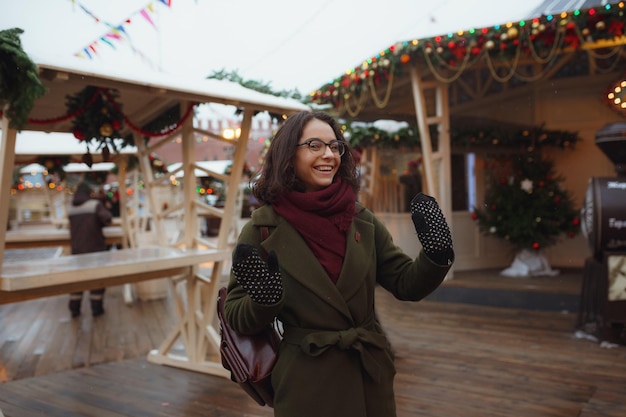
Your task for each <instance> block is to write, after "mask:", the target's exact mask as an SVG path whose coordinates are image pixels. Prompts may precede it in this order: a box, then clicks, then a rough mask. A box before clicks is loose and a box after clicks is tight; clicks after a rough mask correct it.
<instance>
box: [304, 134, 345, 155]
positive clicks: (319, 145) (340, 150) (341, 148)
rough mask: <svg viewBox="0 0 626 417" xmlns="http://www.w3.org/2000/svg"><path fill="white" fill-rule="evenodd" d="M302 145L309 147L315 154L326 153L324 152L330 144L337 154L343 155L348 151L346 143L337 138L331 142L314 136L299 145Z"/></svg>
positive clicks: (333, 151)
mask: <svg viewBox="0 0 626 417" xmlns="http://www.w3.org/2000/svg"><path fill="white" fill-rule="evenodd" d="M301 146H306V147H308V148H309V151H311V152H312V153H313V154H315V155H322V154H324V152H326V146H328V147H329V148H330V151H331V152H332V153H333V154H335V155H337V156H342V155H343V154H344V152H345V151H346V146H345V145H344V143H343V142H341V141H338V140H337V139H335V140H331V141H330V142H328V143H326V142H324V141H323V140H321V139H317V138H313V139H309V140H306V141H304V142H302V143H299V144H298V145H297V147H298V148H299V147H301Z"/></svg>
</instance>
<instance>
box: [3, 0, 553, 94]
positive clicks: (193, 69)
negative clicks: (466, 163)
mask: <svg viewBox="0 0 626 417" xmlns="http://www.w3.org/2000/svg"><path fill="white" fill-rule="evenodd" d="M539 3H541V0H527V1H522V0H478V1H471V0H384V1H382V2H381V1H379V0H317V1H307V2H304V1H301V0H171V7H169V8H168V7H167V6H165V5H164V4H162V3H161V2H160V1H159V0H74V1H72V0H0V30H3V29H8V28H12V27H20V28H22V29H24V31H25V32H24V34H22V36H21V40H22V46H23V47H24V49H25V50H26V52H27V53H28V54H29V55H31V56H32V57H34V58H36V57H41V58H46V60H48V58H53V59H55V61H58V62H59V63H60V64H63V63H65V62H67V63H68V65H70V64H71V62H73V60H85V59H87V58H78V57H75V56H74V54H75V53H76V52H79V51H80V50H81V49H82V48H84V47H86V46H88V45H89V44H90V43H91V42H93V41H94V40H97V39H99V38H100V37H102V36H104V35H105V34H106V33H107V32H109V29H108V28H107V26H106V25H105V23H104V22H108V23H111V24H113V25H119V24H121V23H123V22H124V20H125V19H127V18H131V23H130V24H125V25H124V28H125V29H126V31H127V34H128V35H129V37H130V41H131V42H129V41H128V40H122V41H115V40H111V43H112V44H113V45H114V48H113V47H111V46H108V45H107V44H105V43H103V42H100V43H99V44H100V46H99V48H98V55H96V56H94V58H93V61H94V62H102V64H103V66H106V67H110V66H115V67H118V68H119V66H122V68H124V67H126V66H132V67H134V68H136V67H140V68H143V67H145V68H153V69H157V70H159V71H162V72H165V73H167V74H177V75H184V76H187V77H191V78H192V79H193V78H204V77H206V76H208V75H210V74H211V73H212V72H213V71H216V70H222V69H225V70H226V71H233V70H237V71H238V73H239V74H240V75H241V76H242V77H243V78H244V79H245V80H257V81H263V82H266V83H270V86H271V88H272V89H273V90H275V91H277V90H282V89H287V90H292V89H295V88H297V89H299V90H300V92H301V93H303V94H308V93H309V92H310V91H312V90H315V89H317V88H319V87H321V86H322V85H323V84H325V83H327V82H330V81H332V79H334V78H336V77H338V76H339V75H341V74H342V73H343V72H344V71H345V70H347V69H350V68H353V67H355V66H357V65H359V63H360V62H362V61H363V60H366V59H368V58H370V57H372V56H374V55H376V54H377V53H378V52H380V51H382V50H384V49H386V48H388V47H389V46H390V45H392V44H393V43H395V42H397V41H404V40H409V39H413V38H423V37H426V36H434V35H440V34H445V33H448V32H450V31H454V32H456V31H457V30H463V29H469V28H481V27H485V26H492V25H496V24H501V23H506V22H508V21H517V20H520V19H523V18H526V17H527V14H528V13H529V12H530V11H531V10H533V9H534V8H535V7H536V6H537V5H538V4H539ZM149 4H152V5H153V11H154V13H150V17H151V18H152V19H153V21H154V23H155V26H156V27H157V29H155V28H154V27H153V26H152V25H150V23H149V22H148V21H147V20H146V19H145V18H143V17H142V16H141V15H140V14H139V13H138V12H139V11H140V10H142V9H145V8H146V7H147V6H148V5H149ZM81 5H82V6H84V7H85V8H86V9H88V10H89V11H91V12H92V13H93V14H94V15H96V16H98V17H99V18H100V19H101V21H100V22H96V21H95V20H94V18H92V17H90V16H89V15H88V14H87V13H86V12H85V11H83V10H82V9H81V7H80V6H81ZM131 43H132V44H131ZM133 47H134V48H135V51H133V49H132V48H133ZM65 60H67V61H65Z"/></svg>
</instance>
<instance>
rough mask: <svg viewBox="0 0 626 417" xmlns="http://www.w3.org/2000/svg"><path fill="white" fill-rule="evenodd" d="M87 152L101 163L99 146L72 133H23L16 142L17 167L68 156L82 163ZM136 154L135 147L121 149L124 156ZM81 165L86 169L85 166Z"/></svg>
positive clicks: (19, 134) (113, 154)
mask: <svg viewBox="0 0 626 417" xmlns="http://www.w3.org/2000/svg"><path fill="white" fill-rule="evenodd" d="M1 132H2V131H1V130H0V133H1ZM115 141H116V142H118V143H120V144H121V142H122V140H121V139H116V140H115ZM87 150H89V152H90V153H91V154H92V156H93V159H94V162H100V158H101V151H100V150H98V145H97V144H95V143H93V142H90V143H86V142H81V141H79V140H78V139H76V138H75V137H74V135H72V134H71V133H61V132H51V133H46V132H35V131H22V132H20V133H18V134H17V137H16V140H15V165H24V164H30V163H32V162H34V160H35V159H36V158H38V157H41V156H68V157H70V158H71V159H72V160H75V161H80V160H81V157H82V155H83V154H85V153H86V152H87ZM136 153H137V148H136V147H134V146H126V147H124V148H121V149H120V154H123V155H134V154H136ZM111 156H112V157H113V158H115V152H112V153H111ZM81 165H84V166H85V167H86V165H85V164H81Z"/></svg>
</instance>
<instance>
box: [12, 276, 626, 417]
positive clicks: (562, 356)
mask: <svg viewBox="0 0 626 417" xmlns="http://www.w3.org/2000/svg"><path fill="white" fill-rule="evenodd" d="M553 278H555V277H551V278H550V279H546V280H541V279H538V278H533V279H531V280H526V281H524V280H523V279H510V278H509V279H507V278H504V277H498V276H497V274H493V273H487V272H483V273H476V274H473V275H472V274H457V275H456V276H455V279H454V282H452V281H451V282H448V283H446V284H444V285H446V286H453V287H463V286H465V287H467V288H470V287H476V286H487V285H492V286H493V285H495V286H497V287H500V288H499V289H501V290H504V289H506V288H509V289H510V290H511V291H515V290H520V288H521V289H524V288H525V289H526V290H528V288H529V286H530V287H532V288H531V289H532V290H533V291H537V292H541V291H546V292H550V291H552V292H570V293H571V292H574V291H576V288H580V282H576V279H575V276H574V278H571V277H570V278H568V279H565V277H562V278H560V279H553ZM558 281H561V284H560V285H559V284H558ZM472 282H473V284H472ZM489 282H492V284H489ZM494 283H495V284H494ZM543 284H545V285H544V286H545V288H544V289H543V290H542V288H541V287H542V285H543ZM105 306H106V314H105V315H104V316H101V317H98V318H96V319H93V318H92V317H91V316H90V314H89V308H88V305H87V304H84V305H83V315H82V316H81V317H80V318H79V319H74V320H72V319H70V318H69V312H68V311H67V297H65V296H60V297H51V298H46V299H40V300H32V301H26V302H22V303H15V304H8V305H3V306H0V326H1V327H0V381H2V382H1V383H0V410H1V411H2V413H3V414H4V416H5V417H31V416H51V417H55V416H64V417H65V416H70V417H72V416H94V417H100V416H103V417H118V416H129V417H130V416H132V417H141V416H146V417H147V416H168V417H169V416H216V417H217V416H220V417H241V416H272V415H273V414H272V410H271V409H269V408H267V407H265V408H263V407H259V406H257V405H256V403H254V402H253V401H252V400H250V399H248V397H247V396H246V394H244V393H243V391H241V390H240V389H239V387H238V386H237V385H236V384H235V383H233V382H231V381H229V380H227V379H224V378H219V377H214V376H209V375H204V374H200V373H196V372H190V371H185V370H181V369H177V368H172V367H167V366H162V365H154V364H151V363H149V362H147V361H146V359H145V357H146V354H147V353H148V351H149V350H150V349H151V348H153V347H155V346H156V345H158V343H159V342H160V341H161V340H162V339H163V337H164V336H165V332H166V331H167V330H168V329H170V328H171V326H172V325H173V323H174V320H173V318H172V310H173V306H172V305H171V303H170V302H169V300H167V299H165V300H158V301H149V302H136V303H134V304H133V305H132V306H127V305H125V304H124V302H123V297H122V292H121V288H110V289H109V290H108V292H107V295H106V301H105ZM377 310H378V315H379V317H380V319H381V321H382V322H383V325H384V326H385V329H386V331H387V333H388V336H389V338H390V340H391V342H392V345H393V348H394V350H395V353H396V356H397V357H396V366H397V371H398V372H397V377H396V399H397V406H398V416H399V417H408V416H431V417H500V416H502V417H504V416H506V417H542V416H546V417H561V416H562V417H570V416H571V417H598V416H606V417H624V416H626V347H625V346H617V345H611V346H610V347H602V346H601V345H600V344H599V343H597V342H595V341H592V340H589V339H587V338H585V337H580V336H581V335H580V334H578V335H577V333H576V331H575V328H574V327H575V321H576V312H572V311H570V312H567V311H542V310H531V309H517V308H502V307H493V306H484V305H477V304H468V303H453V302H441V301H422V302H420V303H408V302H399V301H397V300H394V299H392V298H391V297H390V296H389V294H387V293H386V292H384V291H382V290H380V289H379V290H378V293H377ZM582 336H585V335H584V334H583V335H582ZM347 417H351V416H347ZM357 417H358V416H357Z"/></svg>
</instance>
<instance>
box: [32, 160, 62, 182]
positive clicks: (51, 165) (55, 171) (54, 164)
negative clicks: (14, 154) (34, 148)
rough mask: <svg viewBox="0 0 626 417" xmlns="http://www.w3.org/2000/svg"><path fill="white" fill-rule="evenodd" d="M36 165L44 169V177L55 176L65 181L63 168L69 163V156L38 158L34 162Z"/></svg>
mask: <svg viewBox="0 0 626 417" xmlns="http://www.w3.org/2000/svg"><path fill="white" fill-rule="evenodd" d="M35 162H36V163H37V164H39V165H41V166H43V167H44V168H45V169H46V173H45V174H44V175H56V176H57V177H58V178H59V180H63V179H65V170H64V169H63V167H64V166H65V165H67V164H69V163H70V157H69V156H59V155H54V156H39V157H37V160H36V161H35Z"/></svg>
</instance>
